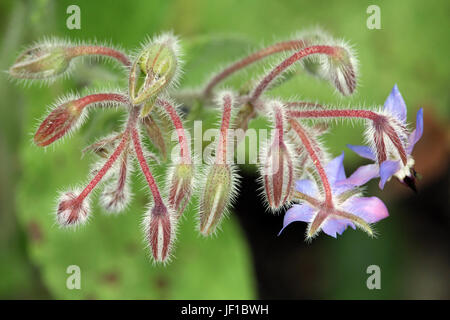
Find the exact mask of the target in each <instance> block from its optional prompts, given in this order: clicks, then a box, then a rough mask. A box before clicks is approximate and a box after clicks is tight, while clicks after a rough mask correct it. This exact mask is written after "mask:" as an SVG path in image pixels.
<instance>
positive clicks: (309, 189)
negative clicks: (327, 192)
mask: <svg viewBox="0 0 450 320" xmlns="http://www.w3.org/2000/svg"><path fill="white" fill-rule="evenodd" d="M295 189H296V190H297V191H298V192H301V193H304V194H306V195H308V196H310V197H313V198H317V197H318V196H319V190H318V189H317V185H316V184H315V183H314V182H313V181H312V180H307V179H304V180H297V181H296V182H295Z"/></svg>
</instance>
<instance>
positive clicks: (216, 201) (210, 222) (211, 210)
mask: <svg viewBox="0 0 450 320" xmlns="http://www.w3.org/2000/svg"><path fill="white" fill-rule="evenodd" d="M233 171H234V168H233V167H231V166H230V165H228V164H213V165H211V166H210V167H209V168H208V171H207V175H206V181H205V183H204V184H203V186H204V189H203V192H202V194H201V198H200V208H199V209H200V210H199V211H200V227H199V229H200V233H201V234H202V235H204V236H208V235H210V234H212V233H213V232H214V231H215V230H216V228H217V226H218V225H219V223H220V221H221V220H222V218H223V216H224V215H225V213H226V210H227V208H228V206H229V205H230V203H231V201H232V200H233V198H234V195H235V188H236V187H235V174H234V172H233Z"/></svg>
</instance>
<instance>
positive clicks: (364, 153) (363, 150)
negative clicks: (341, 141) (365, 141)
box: [347, 144, 376, 161]
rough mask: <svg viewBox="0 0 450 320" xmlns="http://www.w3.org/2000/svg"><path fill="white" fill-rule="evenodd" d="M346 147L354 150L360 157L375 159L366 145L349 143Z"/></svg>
mask: <svg viewBox="0 0 450 320" xmlns="http://www.w3.org/2000/svg"><path fill="white" fill-rule="evenodd" d="M347 147H348V148H350V149H351V150H353V151H354V152H356V153H357V154H358V155H359V156H360V157H363V158H366V159H369V160H373V161H375V159H376V158H375V154H374V153H373V151H372V150H371V149H370V148H369V147H367V146H354V145H351V144H348V145H347Z"/></svg>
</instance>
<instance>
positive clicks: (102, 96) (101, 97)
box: [75, 93, 128, 111]
mask: <svg viewBox="0 0 450 320" xmlns="http://www.w3.org/2000/svg"><path fill="white" fill-rule="evenodd" d="M108 101H116V102H121V103H123V104H128V98H127V97H126V96H124V95H121V94H118V93H96V94H90V95H87V96H85V97H82V98H80V99H78V100H76V101H75V102H76V105H77V108H78V110H79V111H81V110H82V109H84V108H85V107H87V106H88V105H90V104H93V103H97V102H108Z"/></svg>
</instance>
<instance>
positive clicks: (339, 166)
mask: <svg viewBox="0 0 450 320" xmlns="http://www.w3.org/2000/svg"><path fill="white" fill-rule="evenodd" d="M325 172H326V174H327V176H328V179H329V181H330V184H334V183H335V182H336V181H339V180H343V179H345V178H346V176H345V170H344V153H343V152H342V154H341V155H340V156H337V157H336V158H334V159H333V160H331V161H330V162H328V164H327V166H326V167H325Z"/></svg>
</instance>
